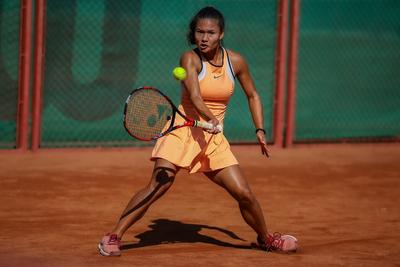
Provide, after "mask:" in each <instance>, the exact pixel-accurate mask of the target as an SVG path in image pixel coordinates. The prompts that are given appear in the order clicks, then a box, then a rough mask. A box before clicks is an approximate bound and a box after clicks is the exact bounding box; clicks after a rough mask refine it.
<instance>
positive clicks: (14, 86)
mask: <svg viewBox="0 0 400 267" xmlns="http://www.w3.org/2000/svg"><path fill="white" fill-rule="evenodd" d="M19 5H20V4H19V1H18V0H0V148H13V147H15V144H16V117H17V97H18V44H19V40H18V38H19Z"/></svg>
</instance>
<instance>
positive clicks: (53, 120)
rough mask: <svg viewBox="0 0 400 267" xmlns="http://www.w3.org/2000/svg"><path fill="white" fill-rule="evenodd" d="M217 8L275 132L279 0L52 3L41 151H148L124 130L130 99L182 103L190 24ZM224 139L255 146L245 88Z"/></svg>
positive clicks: (230, 114) (55, 0)
mask: <svg viewBox="0 0 400 267" xmlns="http://www.w3.org/2000/svg"><path fill="white" fill-rule="evenodd" d="M210 4H211V5H213V6H214V7H216V8H218V9H219V10H220V11H221V12H222V13H223V14H224V16H225V19H226V29H225V38H224V45H225V47H227V48H228V49H232V50H234V51H238V52H240V53H241V54H242V55H243V56H244V57H245V58H246V60H247V62H248V64H249V66H250V70H251V72H252V75H253V78H254V80H255V83H256V86H257V88H258V91H259V93H260V95H261V97H262V100H263V103H264V108H265V111H264V113H265V126H266V129H267V130H268V132H271V124H272V121H271V118H272V98H273V86H274V81H273V77H274V75H273V74H274V51H275V34H276V33H275V31H276V30H275V29H276V1H272V0H271V1H222V0H221V1H194V0H193V1H181V0H170V1H155V0H153V1H151V0H142V1H128V0H119V1H111V0H74V1H71V0H48V1H47V26H46V27H47V33H46V36H47V38H46V59H45V62H46V63H45V81H44V95H45V98H44V105H43V121H42V139H41V146H42V147H65V146H97V145H101V146H108V145H109V146H126V145H142V144H143V143H141V142H138V141H136V140H133V139H132V138H131V137H130V136H129V135H128V134H127V133H126V132H125V129H124V127H123V124H122V114H123V107H124V102H125V98H126V97H127V96H128V94H129V93H130V92H131V90H133V89H134V88H136V87H141V86H144V85H147V86H153V87H156V88H158V89H160V90H162V91H163V92H164V93H166V94H167V95H168V96H170V97H171V98H172V100H173V101H174V103H175V104H176V105H177V104H179V100H180V93H181V92H180V90H181V89H180V84H179V83H178V82H177V81H176V80H174V79H173V77H172V74H171V72H172V69H173V68H174V67H175V66H177V65H178V64H179V58H180V56H181V54H182V53H183V52H184V51H186V50H189V49H192V47H191V46H189V45H188V44H187V41H186V33H187V29H188V25H189V22H190V19H191V18H192V16H193V15H194V14H195V13H196V12H197V11H198V10H199V9H200V8H202V7H204V6H206V5H210ZM225 134H226V135H227V137H228V139H229V140H230V141H232V142H254V141H255V135H254V126H253V123H252V119H251V115H250V112H249V108H248V103H247V99H246V97H245V95H244V93H243V92H242V90H241V87H240V85H239V82H238V81H236V86H235V93H234V96H233V97H232V99H231V102H230V105H229V108H228V111H227V115H226V121H225Z"/></svg>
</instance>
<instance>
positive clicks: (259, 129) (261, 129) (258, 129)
mask: <svg viewBox="0 0 400 267" xmlns="http://www.w3.org/2000/svg"><path fill="white" fill-rule="evenodd" d="M258 131H262V132H263V133H264V134H265V130H264V129H263V128H257V129H256V134H257V133H258Z"/></svg>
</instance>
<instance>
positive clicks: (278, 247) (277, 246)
mask: <svg viewBox="0 0 400 267" xmlns="http://www.w3.org/2000/svg"><path fill="white" fill-rule="evenodd" d="M257 242H258V246H259V248H260V249H262V250H266V251H277V252H296V250H297V248H298V244H297V242H298V240H297V238H295V237H294V236H291V235H282V234H280V233H274V234H268V235H267V236H266V238H265V239H262V238H261V237H260V236H258V237H257Z"/></svg>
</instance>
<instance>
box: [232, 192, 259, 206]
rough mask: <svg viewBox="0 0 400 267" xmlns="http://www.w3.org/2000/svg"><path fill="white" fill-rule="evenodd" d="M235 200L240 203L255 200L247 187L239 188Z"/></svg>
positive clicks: (250, 202) (245, 203) (243, 203)
mask: <svg viewBox="0 0 400 267" xmlns="http://www.w3.org/2000/svg"><path fill="white" fill-rule="evenodd" d="M236 200H237V201H238V202H239V204H241V205H249V204H252V203H253V202H254V201H255V197H254V194H253V192H252V191H251V190H250V189H249V188H241V189H240V190H239V191H238V193H237V195H236Z"/></svg>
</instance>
